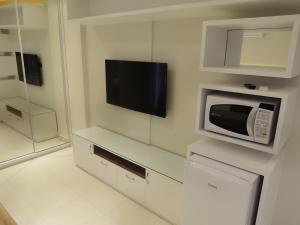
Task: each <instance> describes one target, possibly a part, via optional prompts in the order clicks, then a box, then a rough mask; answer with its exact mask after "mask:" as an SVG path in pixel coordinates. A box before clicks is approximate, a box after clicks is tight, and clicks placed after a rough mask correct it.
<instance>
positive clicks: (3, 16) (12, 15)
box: [0, 3, 48, 29]
mask: <svg viewBox="0 0 300 225" xmlns="http://www.w3.org/2000/svg"><path fill="white" fill-rule="evenodd" d="M17 10H18V13H19V22H20V28H21V29H47V28H48V22H47V20H48V19H47V8H46V7H45V6H42V5H32V4H25V3H24V4H18V7H17ZM17 28H18V27H17V18H16V8H15V5H14V4H11V5H5V6H1V7H0V29H17Z"/></svg>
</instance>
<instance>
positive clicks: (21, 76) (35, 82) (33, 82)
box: [15, 52, 44, 87]
mask: <svg viewBox="0 0 300 225" xmlns="http://www.w3.org/2000/svg"><path fill="white" fill-rule="evenodd" d="M26 55H29V56H34V57H36V61H37V64H38V65H39V71H38V76H36V77H35V79H34V80H33V79H30V75H28V74H29V73H28V72H29V71H27V64H26V59H25V58H26ZM15 56H16V62H17V69H18V77H19V81H22V82H24V73H23V67H22V61H21V60H22V57H21V52H15ZM23 59H24V66H25V74H26V84H31V85H34V86H39V87H41V86H43V84H44V80H43V73H42V63H41V60H40V57H39V56H38V55H37V54H31V53H23Z"/></svg>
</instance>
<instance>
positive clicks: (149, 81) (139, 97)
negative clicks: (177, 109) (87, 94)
mask: <svg viewBox="0 0 300 225" xmlns="http://www.w3.org/2000/svg"><path fill="white" fill-rule="evenodd" d="M167 65H168V64H167V63H154V62H136V61H122V60H105V68H106V101H107V103H109V104H113V105H117V106H120V107H123V108H127V109H131V110H135V111H138V112H143V113H147V114H151V115H155V116H159V117H166V96H167V71H168V68H167V67H168V66H167Z"/></svg>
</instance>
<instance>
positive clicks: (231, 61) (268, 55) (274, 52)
mask: <svg viewBox="0 0 300 225" xmlns="http://www.w3.org/2000/svg"><path fill="white" fill-rule="evenodd" d="M291 38H292V28H275V29H252V30H251V29H248V30H230V31H228V39H227V51H226V60H225V65H226V66H250V67H266V68H276V69H286V68H287V65H288V55H289V49H290V43H291ZM278 43H280V44H278Z"/></svg>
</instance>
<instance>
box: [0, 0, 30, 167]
mask: <svg viewBox="0 0 300 225" xmlns="http://www.w3.org/2000/svg"><path fill="white" fill-rule="evenodd" d="M18 52H20V45H19V36H18V30H17V17H16V7H15V5H14V4H12V3H10V2H5V1H2V2H1V4H0V162H3V161H7V160H10V159H14V158H18V157H21V156H24V155H27V154H30V153H33V152H34V148H33V142H32V134H31V123H30V109H29V102H28V98H27V97H28V96H27V91H26V85H25V83H24V82H20V81H19V77H18V66H17V54H18Z"/></svg>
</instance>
